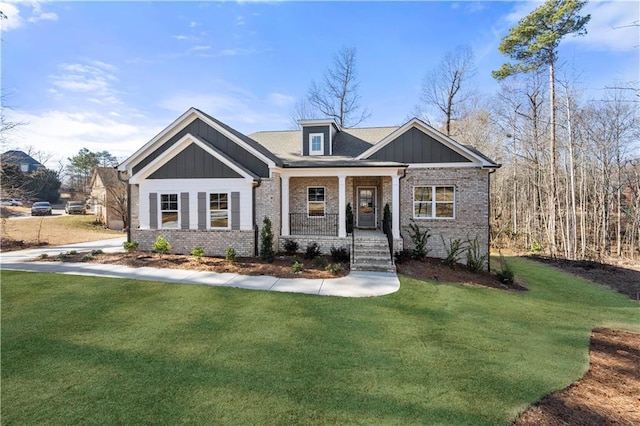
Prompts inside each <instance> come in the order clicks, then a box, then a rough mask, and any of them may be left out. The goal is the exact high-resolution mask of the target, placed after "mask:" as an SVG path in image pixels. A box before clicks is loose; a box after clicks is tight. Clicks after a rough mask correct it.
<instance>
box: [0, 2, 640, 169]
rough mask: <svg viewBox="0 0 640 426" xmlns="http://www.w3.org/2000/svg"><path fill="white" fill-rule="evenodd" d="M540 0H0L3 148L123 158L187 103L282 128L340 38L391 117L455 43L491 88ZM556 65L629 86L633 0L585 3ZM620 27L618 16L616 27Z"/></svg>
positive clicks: (590, 79)
mask: <svg viewBox="0 0 640 426" xmlns="http://www.w3.org/2000/svg"><path fill="white" fill-rule="evenodd" d="M540 4H541V3H540V2H535V1H517V2H509V1H493V2H480V1H447V2H437V1H411V2H367V1H358V2H341V1H332V2H289V1H257V2H251V1H248V2H247V1H242V2H213V1H204V2H193V1H186V2H168V1H161V2H154V1H145V2H142V1H116V2H95V1H73V2H59V1H53V2H44V1H17V2H15V1H10V2H0V11H2V13H3V14H4V15H5V16H6V19H2V22H1V25H2V31H1V34H2V41H1V53H0V58H1V62H0V67H1V76H0V77H1V84H2V93H3V103H4V106H5V108H4V111H3V113H4V114H5V116H6V117H7V119H8V120H9V121H13V122H20V123H22V125H20V126H18V127H16V128H15V130H14V131H13V132H11V133H9V134H8V135H6V138H5V139H6V140H5V142H4V145H3V146H2V150H3V151H4V150H5V149H22V150H32V151H42V152H45V153H49V154H51V159H50V160H49V161H48V162H47V163H46V164H45V165H47V166H48V167H50V168H54V169H57V168H58V164H59V163H60V162H61V161H62V162H65V161H66V159H67V158H68V157H71V156H73V155H75V154H77V153H78V151H79V150H80V149H81V148H87V149H89V150H90V151H93V152H98V151H104V150H106V151H109V152H110V153H111V154H113V155H115V156H116V157H118V158H119V159H120V160H124V159H125V158H127V157H128V156H129V155H131V154H133V153H134V152H135V151H136V150H137V149H138V148H140V147H141V146H142V145H144V144H145V143H146V142H148V141H149V140H150V139H152V138H153V137H154V136H155V135H156V134H157V133H159V132H160V131H161V130H162V129H164V128H165V127H166V126H168V125H169V124H170V123H171V122H172V121H174V120H175V119H176V118H178V117H179V116H180V115H181V114H182V113H184V112H185V111H186V110H188V109H189V108H190V107H196V108H199V109H201V110H203V111H204V112H206V113H208V114H210V115H212V116H214V117H215V118H217V119H219V120H221V121H223V122H225V123H226V124H228V125H230V126H231V127H233V128H235V129H236V130H238V131H240V132H242V133H244V134H250V133H253V132H255V131H259V130H287V129H290V128H291V116H292V111H293V108H294V106H295V104H296V102H297V101H299V100H300V99H302V98H304V97H305V95H306V92H307V89H308V87H309V85H310V84H311V82H312V81H320V80H321V79H322V77H323V74H324V73H325V72H326V70H327V69H328V68H330V66H331V62H332V59H333V57H334V55H335V53H336V52H337V51H338V49H340V48H341V47H354V48H355V49H356V52H357V53H356V55H357V56H356V65H357V76H358V81H359V83H360V86H359V90H360V96H361V103H362V105H363V106H366V108H367V109H368V110H369V111H370V112H371V116H370V117H369V119H368V120H367V121H366V122H364V123H363V124H362V126H390V125H400V124H402V123H404V122H405V121H407V119H408V118H409V117H410V114H411V113H412V112H413V111H415V106H416V105H417V104H418V103H419V99H420V89H421V85H422V82H423V79H424V76H425V74H426V73H427V72H428V71H429V70H430V69H432V68H434V67H435V66H436V65H437V63H438V62H439V61H440V60H441V59H442V57H443V56H444V55H445V54H446V53H447V52H448V51H452V50H453V49H454V48H455V47H456V46H459V45H468V46H470V47H471V48H472V50H473V52H474V55H475V61H476V62H475V65H476V74H475V76H474V79H473V82H472V83H471V84H472V85H473V87H474V88H476V89H477V90H478V91H480V93H482V94H484V95H486V96H491V95H493V94H495V93H496V91H497V89H498V83H497V82H496V81H495V80H493V78H492V77H491V71H492V70H496V69H498V68H499V67H500V66H501V65H502V63H504V62H506V61H508V58H507V57H505V56H504V55H502V54H500V53H499V51H498V46H499V44H500V41H501V39H502V38H503V37H504V36H505V35H506V34H507V33H508V31H509V29H510V28H511V27H513V26H514V25H516V24H517V22H518V21H519V20H520V19H521V18H522V17H524V16H525V15H526V14H528V13H529V12H531V11H532V10H534V9H535V8H536V7H537V6H539V5H540ZM586 13H589V14H591V21H590V22H589V24H588V26H587V30H588V34H587V35H586V36H583V37H571V36H568V37H567V38H565V39H564V40H563V41H562V43H561V45H560V50H559V52H560V57H561V64H560V65H561V66H562V67H564V69H566V70H568V71H567V72H569V73H570V74H572V75H577V76H578V80H579V83H580V84H581V87H582V88H583V94H584V95H585V96H588V97H590V98H593V99H597V98H598V97H599V96H601V95H602V93H603V91H604V88H605V87H606V86H612V85H616V83H626V84H633V85H634V87H636V88H638V87H639V85H640V82H639V81H640V27H638V26H630V25H631V24H632V23H633V22H634V21H635V22H636V23H637V22H638V20H640V2H637V1H591V2H589V3H588V4H587V5H586V6H585V8H584V9H583V14H586ZM621 27H622V28H621Z"/></svg>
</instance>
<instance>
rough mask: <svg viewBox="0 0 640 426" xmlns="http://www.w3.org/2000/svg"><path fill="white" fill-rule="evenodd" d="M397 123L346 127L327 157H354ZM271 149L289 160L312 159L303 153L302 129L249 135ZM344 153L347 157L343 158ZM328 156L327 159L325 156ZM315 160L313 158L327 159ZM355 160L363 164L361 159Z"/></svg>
mask: <svg viewBox="0 0 640 426" xmlns="http://www.w3.org/2000/svg"><path fill="white" fill-rule="evenodd" d="M396 129H397V127H362V128H353V129H342V130H341V131H340V132H338V133H337V135H336V137H335V139H334V141H333V156H331V157H329V158H327V161H333V162H335V161H344V160H347V159H350V160H353V159H354V158H355V157H356V156H358V155H359V154H361V153H363V152H364V151H366V150H367V149H369V148H371V146H373V145H375V144H376V143H378V142H380V141H381V140H382V139H384V138H385V137H386V136H388V135H389V134H390V133H391V132H393V131H394V130H396ZM249 137H250V138H251V139H253V140H254V141H256V142H258V143H259V144H260V145H262V146H263V147H264V148H266V149H267V150H269V151H271V152H272V153H274V154H275V155H276V156H278V157H279V158H281V159H282V160H283V161H284V162H286V163H291V162H294V161H305V162H309V157H303V156H302V155H301V152H300V150H301V148H302V147H301V145H300V144H301V141H302V130H282V131H272V132H256V133H253V134H251V135H249ZM340 157H343V158H342V159H341V158H340ZM323 160H324V159H323ZM323 160H315V159H314V160H313V162H318V161H320V162H323ZM355 164H361V163H360V162H357V163H355Z"/></svg>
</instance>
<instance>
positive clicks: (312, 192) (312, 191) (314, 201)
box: [307, 186, 325, 217]
mask: <svg viewBox="0 0 640 426" xmlns="http://www.w3.org/2000/svg"><path fill="white" fill-rule="evenodd" d="M324 191H325V188H324V187H322V186H318V187H313V186H310V187H308V188H307V215H308V216H309V217H324V210H325V197H324Z"/></svg>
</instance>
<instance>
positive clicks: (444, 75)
mask: <svg viewBox="0 0 640 426" xmlns="http://www.w3.org/2000/svg"><path fill="white" fill-rule="evenodd" d="M474 74H475V67H474V62H473V50H471V48H470V47H469V46H458V47H456V48H455V49H454V50H452V51H450V52H447V53H446V54H445V55H444V57H443V58H442V60H441V61H440V63H439V64H438V65H437V66H436V67H435V68H433V69H431V70H430V71H429V72H427V74H426V76H425V78H424V80H423V83H422V95H421V101H422V102H423V103H424V104H426V106H427V107H434V108H435V109H437V110H438V111H439V112H440V113H442V114H443V115H444V124H445V126H444V127H445V132H446V134H447V135H451V122H452V121H453V120H456V119H458V118H459V114H460V112H461V110H462V107H463V106H464V104H465V102H466V101H467V100H469V98H470V97H471V96H472V95H473V92H472V91H471V90H469V89H467V88H466V87H464V86H466V83H467V82H468V80H469V79H471V78H472V77H473V75H474Z"/></svg>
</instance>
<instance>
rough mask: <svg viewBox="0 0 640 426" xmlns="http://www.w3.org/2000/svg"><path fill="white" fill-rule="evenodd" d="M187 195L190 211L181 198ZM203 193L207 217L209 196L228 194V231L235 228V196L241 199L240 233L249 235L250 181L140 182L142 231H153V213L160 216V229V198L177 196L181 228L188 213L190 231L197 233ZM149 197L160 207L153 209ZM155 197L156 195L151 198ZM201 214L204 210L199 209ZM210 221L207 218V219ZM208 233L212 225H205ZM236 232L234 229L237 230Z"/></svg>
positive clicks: (251, 191) (188, 180)
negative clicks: (233, 197) (247, 232)
mask: <svg viewBox="0 0 640 426" xmlns="http://www.w3.org/2000/svg"><path fill="white" fill-rule="evenodd" d="M185 193H188V194H189V195H188V203H189V206H188V209H185V206H184V205H183V202H184V200H185V197H184V196H183V195H181V194H185ZM199 193H204V194H206V197H205V209H206V212H207V215H208V211H209V194H211V193H226V194H228V203H229V229H231V228H232V223H231V222H232V220H233V219H235V218H234V217H232V216H234V215H237V214H238V213H237V212H232V195H233V194H234V193H237V194H238V195H239V220H240V223H239V230H241V231H250V230H252V229H253V185H252V183H251V182H250V181H247V179H244V178H240V179H148V180H143V181H141V182H140V198H139V205H138V209H139V218H140V229H153V228H152V224H151V220H150V219H151V214H150V212H152V211H153V212H155V214H156V215H157V221H156V223H157V226H158V228H160V224H161V223H162V221H161V219H160V207H159V200H160V195H161V194H178V203H179V205H178V211H180V223H179V226H180V225H181V224H182V223H184V224H185V225H186V223H185V218H184V217H183V216H184V215H183V212H186V211H188V216H189V221H188V228H187V229H193V230H197V229H198V223H199V220H198V212H199V206H198V194H199ZM150 194H157V195H156V197H157V203H158V207H157V208H153V207H152V206H151V205H150V201H149V200H150ZM152 197H153V195H152ZM200 211H201V209H200ZM207 218H208V216H207ZM206 225H207V228H206V229H209V222H208V220H207V221H206ZM234 228H235V226H234Z"/></svg>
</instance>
